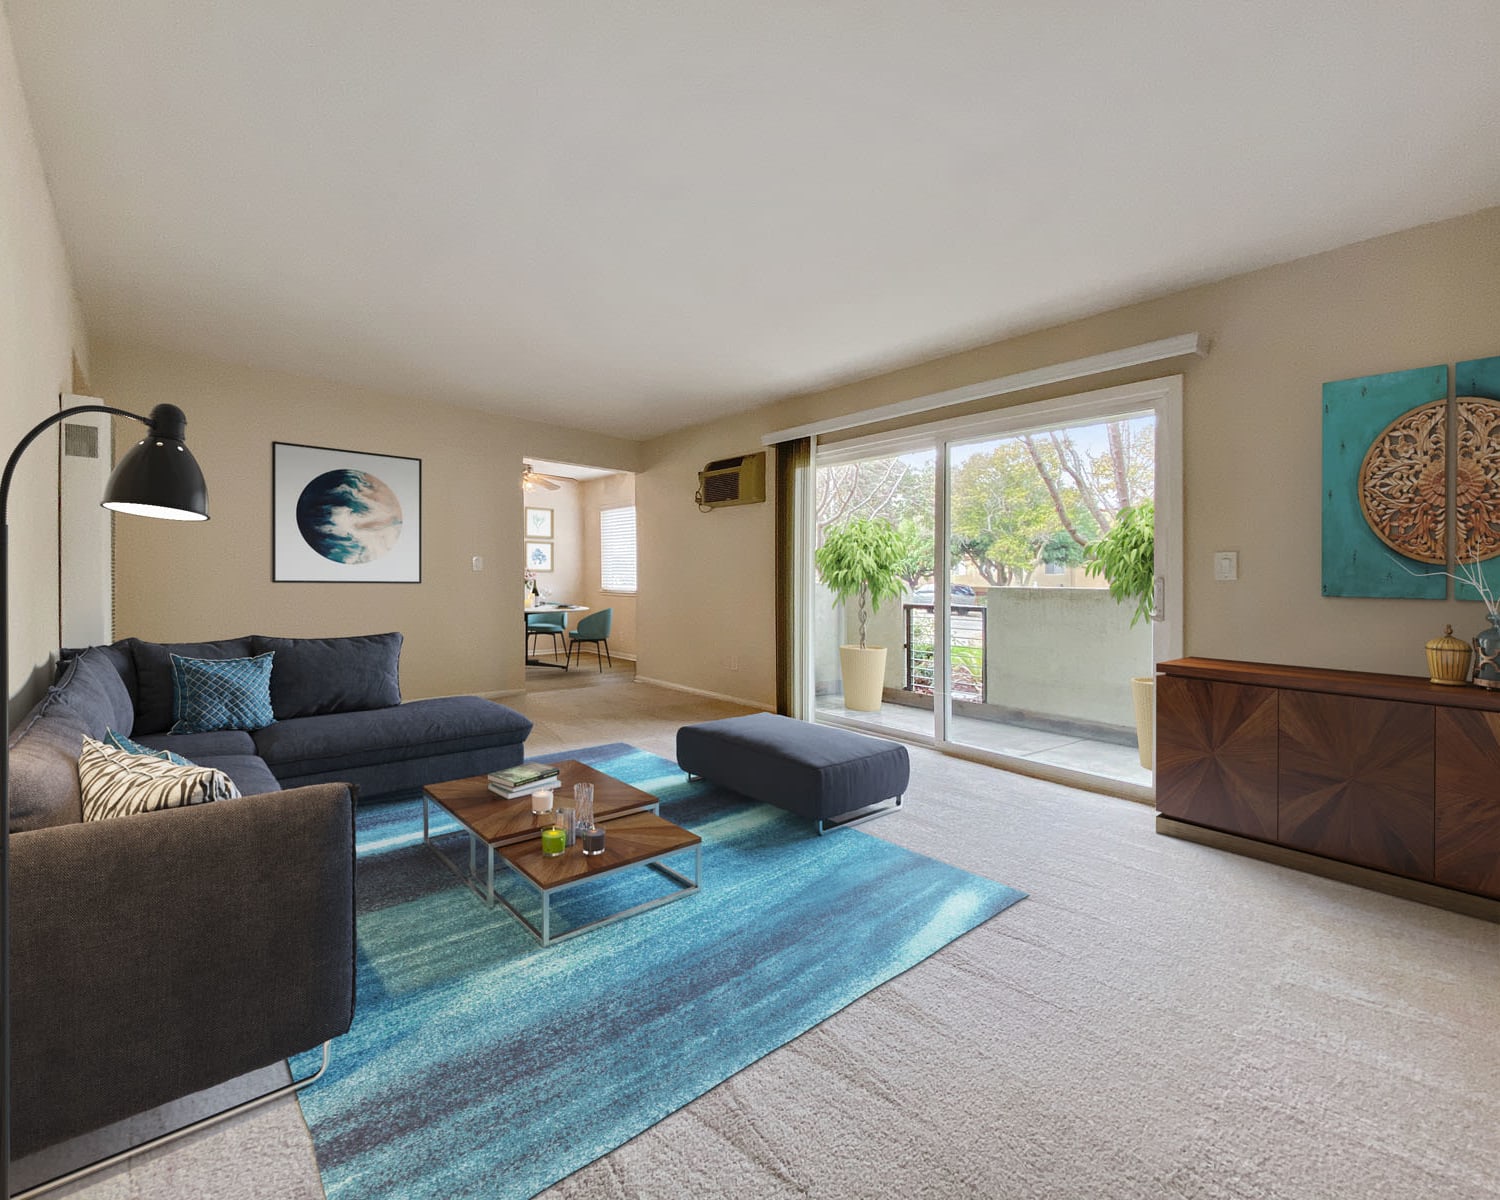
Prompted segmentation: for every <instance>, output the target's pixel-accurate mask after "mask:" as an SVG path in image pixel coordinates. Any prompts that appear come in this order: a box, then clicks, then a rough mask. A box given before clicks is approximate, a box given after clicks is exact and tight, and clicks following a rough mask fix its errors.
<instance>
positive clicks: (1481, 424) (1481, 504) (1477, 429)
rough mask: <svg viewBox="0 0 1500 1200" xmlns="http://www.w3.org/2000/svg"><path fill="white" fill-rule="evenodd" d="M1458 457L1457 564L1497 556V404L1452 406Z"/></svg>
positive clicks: (1463, 400)
mask: <svg viewBox="0 0 1500 1200" xmlns="http://www.w3.org/2000/svg"><path fill="white" fill-rule="evenodd" d="M1453 404H1454V408H1455V412H1456V418H1457V425H1458V427H1457V429H1456V431H1455V432H1456V434H1457V437H1458V454H1457V456H1456V457H1457V459H1458V461H1457V463H1456V465H1455V478H1454V493H1453V499H1454V506H1455V514H1454V515H1455V516H1456V517H1457V527H1458V546H1457V548H1456V549H1455V551H1454V557H1455V558H1456V559H1457V560H1458V561H1459V562H1473V561H1474V560H1475V559H1481V560H1482V559H1486V558H1494V557H1495V555H1497V554H1500V400H1490V399H1488V398H1486V397H1484V396H1459V397H1458V398H1457V399H1456V400H1455V401H1454V402H1453Z"/></svg>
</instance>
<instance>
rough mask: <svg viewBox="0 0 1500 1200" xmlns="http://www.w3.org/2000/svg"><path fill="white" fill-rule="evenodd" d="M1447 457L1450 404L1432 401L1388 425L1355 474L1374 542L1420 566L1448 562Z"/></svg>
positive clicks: (1361, 506) (1361, 507)
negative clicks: (1376, 538) (1383, 544)
mask: <svg viewBox="0 0 1500 1200" xmlns="http://www.w3.org/2000/svg"><path fill="white" fill-rule="evenodd" d="M1447 451H1448V402H1447V401H1446V400H1434V401H1433V402H1432V403H1430V404H1423V405H1420V406H1418V407H1417V408H1413V409H1411V410H1410V411H1408V412H1404V413H1402V414H1401V415H1400V416H1399V417H1397V418H1396V419H1395V420H1394V421H1392V422H1391V423H1390V424H1389V425H1387V426H1386V427H1385V429H1384V430H1382V431H1381V433H1380V435H1379V436H1378V437H1376V439H1375V440H1374V441H1373V442H1371V443H1370V448H1369V450H1367V451H1366V452H1365V460H1364V462H1363V464H1361V466H1360V468H1359V506H1360V509H1361V510H1362V511H1363V512H1364V514H1365V520H1366V521H1368V522H1369V524H1370V528H1371V529H1372V530H1373V531H1374V533H1375V536H1376V537H1378V538H1379V539H1380V540H1381V541H1382V542H1384V543H1385V544H1386V545H1387V546H1389V547H1390V548H1391V549H1392V550H1394V551H1396V552H1397V553H1398V554H1404V555H1406V557H1407V558H1414V559H1416V560H1417V561H1418V562H1424V563H1438V564H1440V565H1442V564H1446V563H1447V561H1448V547H1447V532H1448V464H1447V457H1448V454H1447ZM1492 553H1493V551H1492Z"/></svg>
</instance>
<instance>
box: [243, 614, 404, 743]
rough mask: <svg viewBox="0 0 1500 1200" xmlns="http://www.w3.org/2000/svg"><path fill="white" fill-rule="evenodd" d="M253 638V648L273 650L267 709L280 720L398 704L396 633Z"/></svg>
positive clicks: (398, 644)
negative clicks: (334, 636) (327, 636)
mask: <svg viewBox="0 0 1500 1200" xmlns="http://www.w3.org/2000/svg"><path fill="white" fill-rule="evenodd" d="M253 640H254V642H255V653H257V654H275V655H276V664H275V666H274V667H272V669H271V710H272V711H273V712H274V713H275V714H276V719H277V720H278V721H285V720H287V719H288V718H290V717H315V716H318V715H320V714H322V713H339V712H364V711H366V710H367V709H372V708H392V707H394V706H395V705H397V704H400V703H401V675H400V665H401V635H400V634H399V633H372V634H366V635H363V636H360V637H336V638H278V637H261V636H259V635H257V636H256V637H255V638H254V639H253Z"/></svg>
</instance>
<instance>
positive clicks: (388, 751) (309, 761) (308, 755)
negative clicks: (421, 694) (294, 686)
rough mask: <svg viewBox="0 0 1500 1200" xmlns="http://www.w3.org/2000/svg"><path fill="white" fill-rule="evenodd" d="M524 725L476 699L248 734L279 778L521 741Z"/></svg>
mask: <svg viewBox="0 0 1500 1200" xmlns="http://www.w3.org/2000/svg"><path fill="white" fill-rule="evenodd" d="M530 732H531V722H530V721H529V720H527V719H526V718H525V717H523V716H522V715H521V714H520V713H518V712H516V711H514V710H513V709H509V708H506V707H504V706H503V705H499V704H492V703H491V702H490V701H488V700H481V699H480V698H479V697H478V696H443V697H440V698H438V699H435V700H413V701H411V702H410V703H409V704H403V705H401V706H400V707H399V708H378V709H373V710H371V711H369V712H357V713H356V712H351V713H325V714H323V715H322V716H319V717H293V718H292V719H291V720H288V721H277V722H276V724H274V725H268V726H266V727H265V728H264V729H257V730H256V731H255V732H254V733H253V734H252V735H251V736H252V737H253V738H254V739H255V749H256V751H257V752H258V753H259V754H260V756H261V757H262V758H264V759H265V760H266V762H267V763H268V764H269V765H270V767H271V770H273V771H274V772H276V777H277V778H278V779H283V780H285V779H289V778H294V777H300V776H303V775H306V774H309V773H312V772H318V773H327V772H337V771H340V770H344V769H347V768H350V767H364V766H370V765H372V764H378V763H393V762H399V761H402V760H404V759H415V758H427V757H432V756H436V755H445V754H453V753H457V752H461V751H466V750H484V749H487V748H490V747H495V746H507V745H512V744H517V743H520V742H524V741H525V740H526V737H527V735H528V734H530Z"/></svg>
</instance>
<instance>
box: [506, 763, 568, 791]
mask: <svg viewBox="0 0 1500 1200" xmlns="http://www.w3.org/2000/svg"><path fill="white" fill-rule="evenodd" d="M489 779H490V791H492V792H494V793H495V795H497V796H503V797H504V798H505V799H507V800H515V799H518V798H519V797H521V796H529V795H531V793H532V792H539V791H541V790H542V789H543V788H555V787H556V786H557V783H558V775H557V768H556V767H554V766H552V765H551V764H549V763H541V762H523V763H522V764H521V765H520V766H518V767H506V768H504V769H503V770H500V771H491V772H490V775H489Z"/></svg>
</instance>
